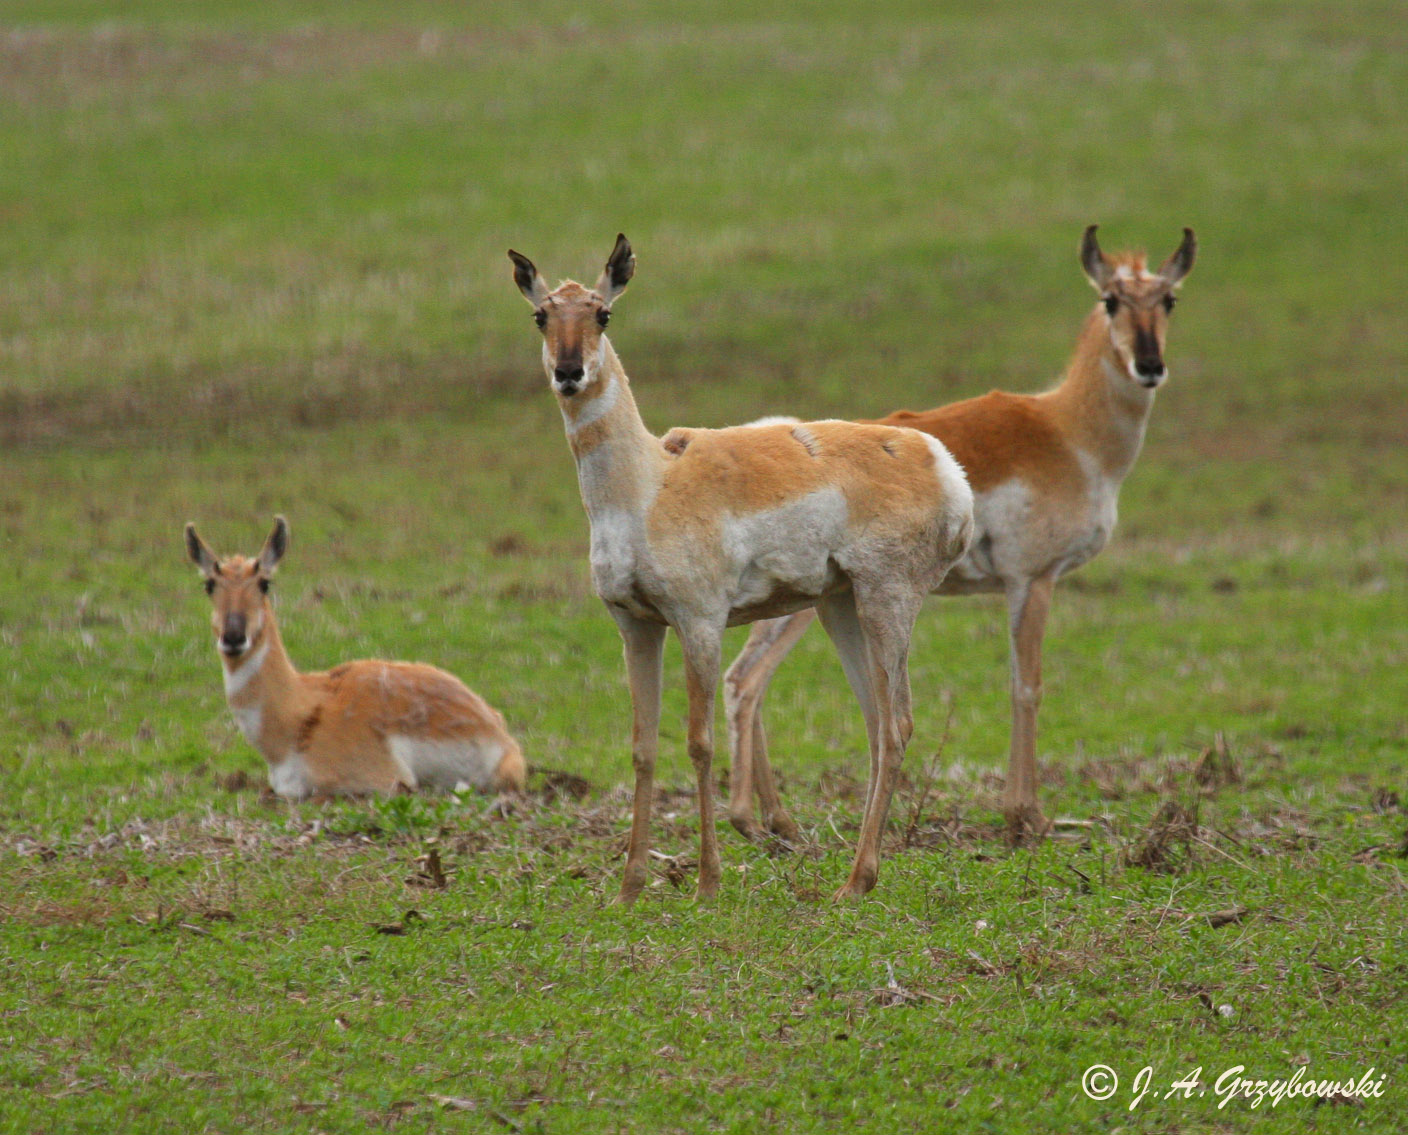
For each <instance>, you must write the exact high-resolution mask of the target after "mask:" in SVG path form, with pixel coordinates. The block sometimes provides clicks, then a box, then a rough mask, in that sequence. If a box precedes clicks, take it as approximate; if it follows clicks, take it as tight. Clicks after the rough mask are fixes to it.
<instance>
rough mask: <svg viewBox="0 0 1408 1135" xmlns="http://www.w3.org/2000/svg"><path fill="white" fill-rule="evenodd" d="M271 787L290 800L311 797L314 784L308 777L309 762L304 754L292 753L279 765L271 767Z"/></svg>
mask: <svg viewBox="0 0 1408 1135" xmlns="http://www.w3.org/2000/svg"><path fill="white" fill-rule="evenodd" d="M269 787H270V788H272V789H273V790H274V791H275V792H277V793H278V794H279V795H280V796H286V797H288V798H289V799H290V800H302V799H303V798H304V797H305V796H309V795H311V794H312V792H313V782H312V781H311V780H310V779H309V777H308V762H307V761H306V760H304V758H303V754H302V753H298V752H292V753H289V755H288V756H286V757H285V758H284V759H283V760H282V761H280V762H279V763H278V764H276V765H270V766H269Z"/></svg>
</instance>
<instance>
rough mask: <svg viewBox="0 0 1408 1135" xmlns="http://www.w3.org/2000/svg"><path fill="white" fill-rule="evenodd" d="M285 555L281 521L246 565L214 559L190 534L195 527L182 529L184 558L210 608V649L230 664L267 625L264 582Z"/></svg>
mask: <svg viewBox="0 0 1408 1135" xmlns="http://www.w3.org/2000/svg"><path fill="white" fill-rule="evenodd" d="M287 550H288V521H287V520H285V519H284V518H283V517H282V516H276V517H275V518H274V530H273V531H272V532H270V533H269V538H268V539H267V540H265V541H264V550H263V551H261V552H260V553H259V555H258V556H257V557H255V558H254V559H252V560H247V559H245V558H244V556H230V557H229V558H228V559H224V560H222V559H219V558H217V557H216V555H215V553H214V552H212V551H211V550H210V546H209V545H208V544H207V543H206V542H205V541H204V540H202V539H201V538H200V536H198V535H197V534H196V526H195V525H194V524H187V525H186V554H187V555H188V556H190V557H191V562H192V563H194V564H195V565H196V567H198V568H200V573H201V575H203V576H204V577H205V593H206V594H207V595H209V596H210V601H211V603H212V604H213V605H214V608H215V609H214V614H213V615H212V617H211V625H212V627H213V628H214V630H215V646H216V649H218V650H219V651H220V653H221V654H223V655H224V656H225V657H226V658H228V659H230V660H231V662H233V661H235V660H237V659H239V658H241V657H242V656H243V655H244V654H245V653H247V652H248V651H249V650H251V649H253V648H254V647H255V646H256V645H257V644H258V643H259V642H260V640H261V638H262V637H263V635H264V631H265V629H266V627H267V626H268V625H269V624H270V623H272V621H273V617H274V616H273V612H272V611H271V610H270V607H269V595H268V592H269V581H270V580H271V579H272V578H273V577H274V568H275V567H277V566H278V563H279V560H281V559H282V558H283V555H284V552H286V551H287Z"/></svg>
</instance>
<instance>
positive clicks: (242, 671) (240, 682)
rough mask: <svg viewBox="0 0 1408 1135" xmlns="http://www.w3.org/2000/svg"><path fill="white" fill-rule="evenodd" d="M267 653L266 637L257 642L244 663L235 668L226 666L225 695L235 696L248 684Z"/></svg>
mask: <svg viewBox="0 0 1408 1135" xmlns="http://www.w3.org/2000/svg"><path fill="white" fill-rule="evenodd" d="M268 654H269V640H268V639H267V638H266V639H265V640H264V641H263V642H261V643H260V644H259V648H258V649H257V650H255V652H254V653H253V654H251V655H250V656H249V657H248V658H246V659H245V660H244V664H243V665H242V666H240V667H239V669H237V670H231V669H230V668H229V667H228V666H226V667H225V668H224V670H225V696H226V697H227V698H233V697H237V696H238V695H239V694H240V693H242V692H243V690H244V688H245V687H246V686H247V685H249V683H250V682H251V681H252V680H253V678H254V676H255V675H256V674H258V673H259V668H260V667H261V666H263V665H264V659H265V658H266V657H267V656H268Z"/></svg>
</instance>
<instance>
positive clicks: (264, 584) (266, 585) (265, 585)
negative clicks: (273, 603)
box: [259, 576, 269, 595]
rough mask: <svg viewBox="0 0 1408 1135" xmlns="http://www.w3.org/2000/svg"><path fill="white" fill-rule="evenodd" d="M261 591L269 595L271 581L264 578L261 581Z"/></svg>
mask: <svg viewBox="0 0 1408 1135" xmlns="http://www.w3.org/2000/svg"><path fill="white" fill-rule="evenodd" d="M259 590H260V591H262V592H263V593H264V594H265V595H268V594H269V581H268V580H267V579H264V578H263V577H262V576H261V577H260V579H259Z"/></svg>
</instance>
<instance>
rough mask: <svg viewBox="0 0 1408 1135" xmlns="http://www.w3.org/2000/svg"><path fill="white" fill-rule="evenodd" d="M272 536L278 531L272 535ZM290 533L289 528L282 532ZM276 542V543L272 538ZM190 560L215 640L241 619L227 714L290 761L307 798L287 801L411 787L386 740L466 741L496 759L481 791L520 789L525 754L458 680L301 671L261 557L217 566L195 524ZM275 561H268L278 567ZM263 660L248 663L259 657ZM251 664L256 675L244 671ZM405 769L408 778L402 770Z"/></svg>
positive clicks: (428, 671)
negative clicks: (300, 772) (267, 589)
mask: <svg viewBox="0 0 1408 1135" xmlns="http://www.w3.org/2000/svg"><path fill="white" fill-rule="evenodd" d="M276 531H277V529H276ZM285 531H286V527H285ZM271 540H272V537H271ZM187 545H188V548H189V549H190V551H191V558H192V559H193V560H194V561H195V562H196V563H197V565H198V566H199V567H200V568H201V570H202V572H203V574H204V575H205V577H206V579H207V580H210V581H212V583H213V589H212V592H211V600H212V607H213V611H212V626H213V629H214V632H215V637H216V640H217V643H219V642H220V640H221V636H222V635H223V634H224V633H225V632H226V630H227V628H229V627H230V626H231V625H236V624H232V622H231V619H232V617H237V618H239V619H242V620H243V626H244V627H245V628H246V629H247V645H246V646H245V647H244V648H243V649H242V650H241V652H240V653H238V654H237V655H231V654H227V653H224V652H223V651H222V653H221V661H222V663H223V665H224V667H225V670H226V673H227V679H226V686H227V691H229V693H228V696H229V702H230V706H231V709H232V710H234V711H235V713H236V716H237V718H239V717H240V716H241V715H247V716H246V717H245V718H244V719H245V720H247V721H248V720H252V721H256V722H257V727H258V728H257V733H256V735H255V736H254V737H252V738H250V740H251V742H252V743H253V744H254V745H255V747H256V748H258V749H259V751H260V753H261V754H262V755H263V756H264V758H265V760H266V761H268V763H269V765H270V769H271V782H273V783H275V784H276V785H277V784H278V783H279V781H278V780H277V779H276V776H275V772H276V770H277V769H279V768H280V767H282V766H283V765H284V764H285V762H287V761H289V760H290V759H291V758H290V755H291V754H296V758H297V760H299V761H301V762H302V766H303V768H304V769H305V770H306V775H305V776H304V777H302V778H301V779H302V780H303V781H304V782H305V784H304V787H306V792H305V791H290V792H289V793H288V794H290V795H293V796H300V795H314V796H331V795H356V794H362V793H393V792H397V791H401V790H404V789H409V788H414V787H416V783H415V774H414V771H413V770H408V768H407V766H406V765H405V764H403V763H402V762H401V761H400V760H398V759H397V757H396V755H395V753H394V752H393V749H392V739H393V738H401V739H405V740H406V741H409V742H416V741H421V740H424V741H428V742H451V743H452V742H456V741H459V742H464V743H465V745H469V746H477V747H483V749H484V751H485V752H490V753H492V752H496V751H498V752H500V754H501V755H499V757H498V759H497V765H496V767H495V768H494V769H493V771H492V774H491V775H490V776H489V777H488V778H487V782H486V783H484V784H482V785H480V787H483V788H488V789H493V790H496V791H509V790H521V789H522V788H523V785H524V779H525V771H526V770H525V766H524V762H523V755H522V752H521V751H520V749H519V747H518V744H517V742H516V741H514V739H513V738H512V736H510V735H509V733H508V731H507V729H506V727H505V724H504V719H503V717H502V716H501V715H500V714H499V713H498V712H497V711H496V710H494V709H493V708H492V707H491V706H489V705H488V704H487V703H486V702H485V701H484V700H483V699H482V698H480V697H479V696H478V695H477V694H475V693H474V692H473V691H471V690H470V689H468V688H467V687H466V686H465V685H464V683H462V682H461V681H460V680H459V679H458V678H456V677H455V676H454V675H452V674H449V673H446V672H445V671H444V670H440V669H437V668H435V667H433V666H427V665H424V664H421V663H413V662H383V661H380V660H367V661H358V662H344V663H342V664H341V665H339V666H335V667H333V668H332V669H331V670H328V671H326V672H315V673H307V674H302V673H299V672H298V671H297V670H296V669H295V668H294V666H293V664H292V662H290V661H289V658H288V654H287V653H286V652H285V650H284V646H283V641H282V639H281V637H280V635H279V628H278V624H277V622H276V621H275V618H274V609H273V605H272V603H271V602H270V600H269V597H268V595H267V594H265V593H264V592H263V591H262V590H261V589H260V586H259V585H260V581H261V580H262V581H264V582H265V583H266V584H267V582H268V580H269V578H270V575H271V574H272V570H273V563H272V562H266V556H267V554H268V553H267V549H266V553H265V555H261V557H260V558H259V559H255V560H250V559H246V558H245V557H243V556H231V557H230V558H228V559H225V560H218V559H216V557H215V556H214V553H212V552H210V551H209V549H208V548H207V547H206V546H205V544H204V542H203V541H200V538H199V537H198V536H196V535H195V531H194V529H193V528H192V527H190V526H188V529H187ZM276 561H277V557H276V556H275V557H274V562H276ZM261 652H262V662H259V663H256V662H255V661H254V660H255V659H257V658H259V657H260V656H261ZM255 665H257V670H256V671H250V672H248V673H246V668H247V667H251V666H255ZM408 771H410V780H409V781H408V779H407V773H408Z"/></svg>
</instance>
